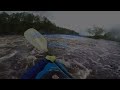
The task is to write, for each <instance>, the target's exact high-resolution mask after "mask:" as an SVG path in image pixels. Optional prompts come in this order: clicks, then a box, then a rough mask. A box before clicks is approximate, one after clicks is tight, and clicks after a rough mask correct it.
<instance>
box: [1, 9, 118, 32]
mask: <svg viewBox="0 0 120 90" xmlns="http://www.w3.org/2000/svg"><path fill="white" fill-rule="evenodd" d="M0 12H1V11H0ZM8 12H9V13H12V12H14V11H8ZM17 12H23V11H17ZM27 12H31V13H34V14H38V15H42V16H47V17H48V18H49V19H50V20H51V21H52V22H53V23H55V24H56V25H57V26H61V27H65V28H68V29H72V30H75V31H77V32H79V33H83V34H85V32H86V29H87V28H90V27H92V26H93V25H97V26H101V27H104V28H106V29H109V28H111V27H114V26H120V11H27Z"/></svg>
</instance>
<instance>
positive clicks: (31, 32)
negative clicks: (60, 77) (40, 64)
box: [24, 28, 73, 78]
mask: <svg viewBox="0 0 120 90" xmlns="http://www.w3.org/2000/svg"><path fill="white" fill-rule="evenodd" d="M24 36H25V38H26V39H27V40H28V41H29V42H30V43H31V44H32V45H33V46H34V47H35V48H37V49H38V50H40V51H42V52H48V49H47V40H46V39H45V38H44V36H43V35H42V34H40V33H39V32H38V31H37V30H35V29H33V28H30V29H28V30H27V31H25V33H24ZM46 59H47V60H50V61H51V62H54V63H55V64H56V65H57V66H58V67H59V68H60V69H61V70H62V71H63V72H64V73H65V74H66V75H68V76H69V77H70V78H73V77H72V76H71V75H70V74H69V73H68V72H67V70H66V69H65V68H64V67H63V66H62V65H61V64H59V63H58V62H57V61H56V57H55V56H50V55H47V56H46Z"/></svg>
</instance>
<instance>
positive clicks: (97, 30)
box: [86, 26, 120, 42]
mask: <svg viewBox="0 0 120 90" xmlns="http://www.w3.org/2000/svg"><path fill="white" fill-rule="evenodd" d="M87 32H88V33H89V34H90V36H86V37H89V38H93V39H105V40H112V41H118V42H120V28H118V27H116V28H115V27H114V28H112V29H110V30H108V31H106V30H105V29H104V28H103V27H98V26H93V28H89V29H87Z"/></svg>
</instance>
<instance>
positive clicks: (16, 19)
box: [0, 12, 79, 35]
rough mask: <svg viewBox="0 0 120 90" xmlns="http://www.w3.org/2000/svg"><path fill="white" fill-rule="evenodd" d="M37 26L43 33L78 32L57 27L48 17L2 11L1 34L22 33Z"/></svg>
mask: <svg viewBox="0 0 120 90" xmlns="http://www.w3.org/2000/svg"><path fill="white" fill-rule="evenodd" d="M29 28H35V29H36V30H38V31H39V32H40V33H42V34H74V35H79V34H78V33H77V32H75V31H72V30H69V29H66V28H61V27H57V26H56V25H55V24H53V23H52V22H51V21H50V20H48V19H47V18H46V17H40V16H38V15H37V16H35V15H33V14H30V13H26V12H23V13H12V14H10V15H9V14H7V13H5V12H2V13H0V34H4V35H6V34H9V35H11V34H21V35H23V33H24V32H25V31H26V30H27V29H29Z"/></svg>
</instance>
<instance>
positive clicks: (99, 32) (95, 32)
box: [87, 26, 104, 39]
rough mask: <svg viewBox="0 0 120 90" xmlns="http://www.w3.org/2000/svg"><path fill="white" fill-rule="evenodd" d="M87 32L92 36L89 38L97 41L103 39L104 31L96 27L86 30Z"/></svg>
mask: <svg viewBox="0 0 120 90" xmlns="http://www.w3.org/2000/svg"><path fill="white" fill-rule="evenodd" d="M87 32H88V33H89V34H90V35H92V36H90V37H91V38H95V39H99V38H103V33H104V29H103V28H101V27H98V26H93V28H89V29H87Z"/></svg>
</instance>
